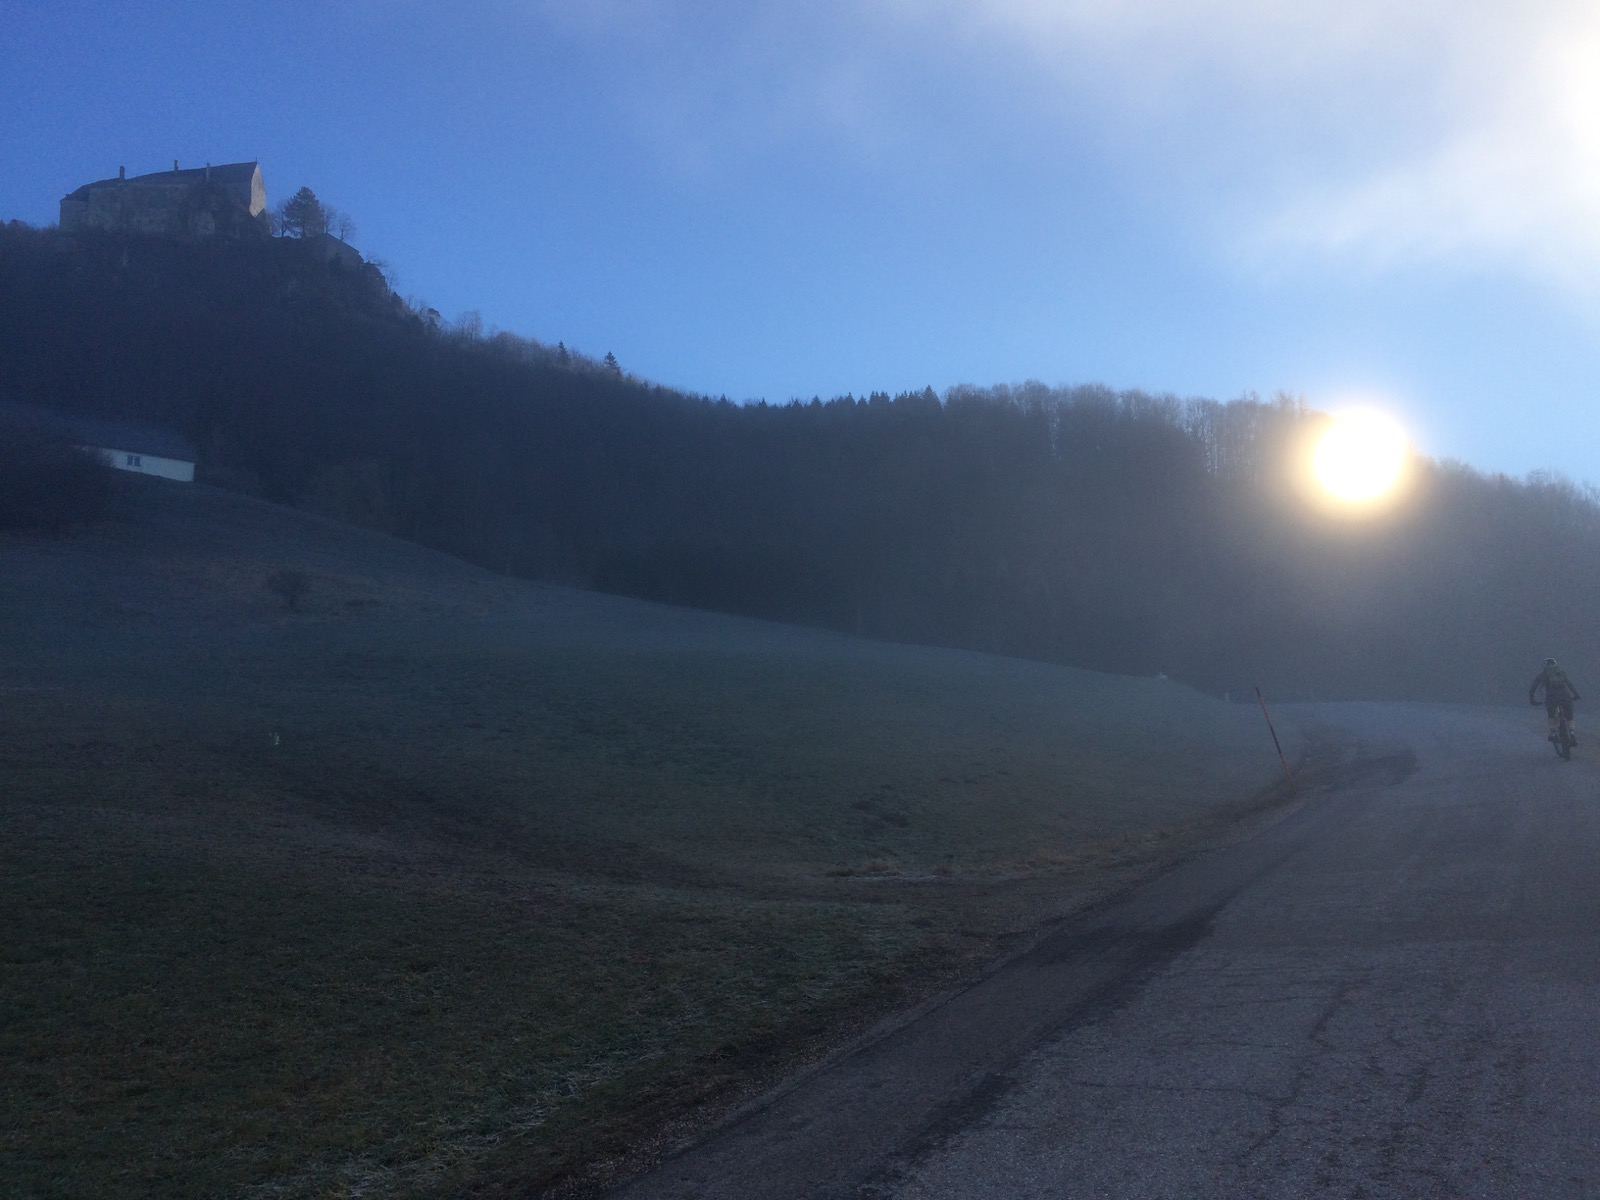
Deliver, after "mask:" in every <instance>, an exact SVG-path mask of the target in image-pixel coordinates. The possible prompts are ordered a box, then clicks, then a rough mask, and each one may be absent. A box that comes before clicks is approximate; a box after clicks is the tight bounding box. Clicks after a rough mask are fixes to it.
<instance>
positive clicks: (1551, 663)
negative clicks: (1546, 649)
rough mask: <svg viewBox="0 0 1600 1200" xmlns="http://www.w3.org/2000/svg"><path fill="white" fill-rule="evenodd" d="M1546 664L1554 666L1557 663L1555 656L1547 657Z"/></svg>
mask: <svg viewBox="0 0 1600 1200" xmlns="http://www.w3.org/2000/svg"><path fill="white" fill-rule="evenodd" d="M1544 665H1545V666H1547V667H1553V666H1555V665H1556V660H1555V659H1553V658H1547V659H1545V660H1544Z"/></svg>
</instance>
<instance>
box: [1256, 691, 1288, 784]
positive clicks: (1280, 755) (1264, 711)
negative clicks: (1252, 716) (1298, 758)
mask: <svg viewBox="0 0 1600 1200" xmlns="http://www.w3.org/2000/svg"><path fill="white" fill-rule="evenodd" d="M1256 700H1258V701H1259V702H1260V704H1261V715H1262V716H1263V717H1265V718H1266V719H1267V732H1268V733H1270V734H1271V735H1272V745H1273V748H1274V749H1275V750H1277V752H1278V761H1279V762H1281V763H1282V764H1283V775H1284V778H1285V779H1287V780H1288V781H1289V787H1290V788H1291V789H1293V787H1294V772H1293V771H1291V770H1289V760H1288V759H1287V758H1285V757H1284V756H1283V745H1282V744H1281V743H1280V742H1279V741H1278V731H1277V730H1276V729H1274V728H1273V727H1272V714H1271V713H1269V712H1268V711H1267V698H1266V697H1265V696H1263V695H1262V694H1261V689H1260V688H1259V687H1258V688H1256Z"/></svg>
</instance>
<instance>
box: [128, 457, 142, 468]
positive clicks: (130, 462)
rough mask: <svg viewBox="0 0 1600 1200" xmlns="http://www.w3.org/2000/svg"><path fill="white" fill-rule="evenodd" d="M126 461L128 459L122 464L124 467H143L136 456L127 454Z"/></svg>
mask: <svg viewBox="0 0 1600 1200" xmlns="http://www.w3.org/2000/svg"><path fill="white" fill-rule="evenodd" d="M127 459H128V461H127V462H126V463H125V464H124V465H125V466H129V467H142V466H144V462H143V460H141V459H140V457H139V456H138V455H137V454H129V455H128V456H127Z"/></svg>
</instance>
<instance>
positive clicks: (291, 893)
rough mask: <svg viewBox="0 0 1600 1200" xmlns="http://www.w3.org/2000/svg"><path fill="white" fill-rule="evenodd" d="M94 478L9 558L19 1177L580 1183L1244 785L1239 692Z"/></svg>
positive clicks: (9, 1013)
mask: <svg viewBox="0 0 1600 1200" xmlns="http://www.w3.org/2000/svg"><path fill="white" fill-rule="evenodd" d="M121 486H122V495H121V496H120V497H119V507H118V511H119V513H120V516H119V517H118V518H117V519H116V520H114V521H112V522H109V523H107V524H105V525H103V526H101V527H99V528H95V529H91V530H87V531H84V532H83V533H81V534H80V535H79V536H77V537H74V538H70V539H64V540H47V539H39V538H29V537H22V536H16V535H8V536H5V537H0V631H3V640H0V646H3V647H4V649H3V652H0V653H3V657H0V720H3V721H4V723H5V727H6V729H7V731H8V733H7V741H6V745H5V746H4V748H3V750H0V755H3V760H0V762H3V765H0V770H3V772H4V779H5V786H4V789H3V799H0V856H3V858H4V863H3V868H4V869H3V871H0V880H3V881H4V882H3V884H0V888H3V891H4V895H3V897H0V914H3V916H0V923H3V924H4V926H5V928H4V929H3V930H0V945H3V946H5V947H6V948H7V949H6V953H7V955H8V969H7V970H6V971H5V972H4V975H3V977H0V1040H3V1043H4V1044H3V1047H0V1053H4V1055H5V1056H6V1058H7V1060H8V1061H10V1062H15V1063H21V1064H23V1070H22V1072H21V1075H20V1077H19V1078H20V1084H19V1086H18V1087H16V1088H13V1089H11V1090H9V1091H8V1092H7V1093H6V1099H5V1101H4V1103H5V1109H4V1111H3V1114H0V1149H3V1153H0V1163H3V1164H4V1165H3V1166H0V1190H3V1191H6V1192H7V1193H8V1194H29V1193H35V1192H48V1193H49V1194H52V1195H61V1196H78V1195H81V1196H90V1195H94V1196H112V1195H140V1194H147V1193H148V1192H149V1191H151V1190H158V1191H161V1192H162V1193H163V1194H168V1195H178V1196H181V1195H194V1196H202V1195H204V1196H215V1195H226V1194H235V1193H238V1192H242V1191H243V1190H246V1189H251V1188H258V1189H265V1191H266V1192H267V1193H270V1194H274V1195H312V1194H323V1193H325V1192H327V1191H329V1190H338V1189H340V1188H347V1189H350V1190H355V1189H357V1188H359V1189H360V1190H362V1192H363V1194H365V1195H369V1196H370V1195H395V1196H399V1195H413V1194H424V1193H430V1192H433V1191H436V1190H438V1189H441V1188H446V1187H454V1188H459V1189H462V1190H465V1191H468V1192H476V1193H481V1194H490V1193H493V1192H495V1191H496V1190H497V1189H499V1188H501V1187H512V1186H523V1185H526V1184H527V1183H528V1182H529V1181H530V1180H531V1181H535V1182H537V1181H540V1180H544V1181H549V1180H553V1179H555V1178H557V1177H560V1176H564V1175H571V1174H572V1173H573V1172H579V1173H580V1174H581V1173H582V1172H585V1171H590V1172H592V1171H602V1172H603V1170H604V1164H605V1163H606V1162H608V1161H612V1160H613V1159H614V1158H615V1157H616V1156H618V1155H625V1154H629V1153H632V1154H637V1153H640V1152H642V1149H641V1148H643V1147H647V1146H648V1145H649V1144H651V1139H652V1138H653V1137H655V1136H657V1135H658V1134H659V1133H660V1131H661V1130H663V1129H667V1128H673V1127H676V1126H674V1125H673V1122H674V1121H675V1120H677V1119H679V1117H680V1116H681V1114H683V1113H686V1112H696V1111H711V1110H714V1109H715V1107H716V1106H717V1105H719V1104H725V1103H727V1102H729V1101H730V1100H731V1099H733V1098H735V1097H737V1096H739V1095H742V1094H745V1092H746V1091H747V1090H748V1089H749V1088H751V1087H755V1086H759V1084H760V1083H761V1081H763V1080H767V1079H771V1078H773V1077H774V1074H775V1073H778V1072H781V1071H782V1070H784V1069H786V1066H787V1065H790V1064H792V1063H794V1062H795V1061H796V1060H797V1056H798V1057H800V1058H803V1057H805V1056H806V1055H809V1054H815V1053H818V1052H820V1051H821V1050H822V1049H824V1048H825V1047H826V1046H828V1045H829V1044H830V1043H831V1041H832V1039H834V1038H837V1037H838V1036H841V1035H842V1034H844V1033H848V1031H849V1030H851V1029H853V1028H858V1027H859V1022H860V1021H861V1020H863V1019H865V1018H866V1015H868V1014H871V1013H873V1012H879V1011H882V1010H883V1006H884V1005H885V1004H892V1003H894V1002H895V997H897V996H898V997H901V998H904V997H906V996H909V995H915V994H918V991H919V989H923V988H926V987H928V986H931V985H932V981H936V980H938V979H941V978H944V979H947V978H950V977H951V972H959V971H960V970H962V969H965V968H964V966H963V964H974V963H976V962H979V961H981V960H982V959H984V958H985V957H986V956H989V955H992V954H994V953H996V952H997V951H998V950H999V949H1001V948H1002V947H1003V946H1004V945H1005V944H1007V938H1009V937H1015V936H1020V935H1021V934H1022V933H1023V932H1024V931H1026V930H1027V929H1029V928H1031V927H1032V925H1033V923H1034V922H1036V921H1038V920H1039V919H1040V918H1041V917H1042V916H1044V915H1046V914H1048V913H1050V912H1059V911H1061V910H1062V909H1063V908H1068V907H1071V906H1072V905H1074V904H1078V903H1082V902H1084V900H1085V899H1086V898H1087V897H1090V896H1092V895H1095V894H1098V893H1099V892H1100V891H1103V889H1104V888H1105V887H1107V886H1111V885H1112V884H1113V883H1115V882H1116V881H1117V880H1122V879H1126V878H1128V877H1129V874H1130V872H1135V873H1136V872H1138V871H1142V870H1147V869H1149V866H1150V865H1151V864H1152V863H1155V862H1157V861H1160V860H1161V859H1163V858H1164V857H1170V855H1171V854H1172V853H1173V852H1174V850H1175V848H1178V847H1182V846H1185V845H1189V844H1191V843H1192V841H1193V839H1194V838H1196V837H1199V836H1204V835H1206V834H1208V833H1209V832H1211V831H1214V830H1216V829H1217V828H1219V827H1220V826H1221V824H1225V823H1226V821H1227V820H1229V819H1230V818H1231V817H1232V816H1233V815H1236V814H1237V813H1239V812H1242V811H1246V810H1248V809H1250V808H1251V807H1252V806H1255V805H1259V804H1261V803H1263V802H1264V801H1265V800H1266V799H1267V798H1269V795H1270V794H1269V793H1268V792H1266V791H1264V790H1263V789H1265V788H1267V787H1268V786H1269V785H1270V784H1271V782H1272V780H1273V779H1274V778H1275V776H1276V773H1277V771H1278V764H1277V761H1276V758H1275V757H1274V756H1273V754H1272V751H1271V745H1270V742H1269V741H1268V740H1267V737H1266V733H1265V730H1264V728H1263V727H1262V725H1261V721H1260V714H1259V712H1258V711H1256V710H1254V709H1251V708H1247V707H1244V706H1239V705H1233V706H1230V705H1225V704H1222V703H1220V702H1218V701H1215V700H1212V699H1209V698H1206V697H1204V696H1201V695H1199V694H1198V693H1195V692H1192V691H1190V690H1188V689H1186V688H1183V687H1181V686H1180V685H1177V684H1174V683H1171V682H1168V681H1164V680H1155V679H1128V678H1119V677H1113V676H1104V675H1095V674H1092V673H1088V672H1082V671H1074V670H1069V669H1065V668H1057V667H1050V666H1045V665H1041V664H1037V663H1029V662H1024V661H1019V660H1012V659H1003V658H994V657H990V656H985V655H980V654H972V653H964V652H959V651H948V650H934V649H928V648H922V647H913V646H901V645H891V644H886V643H877V642H871V641H867V640H862V639H856V638H851V637H845V636H841V635H835V634H828V633H823V632H818V631H813V630H804V629H797V628H793V627H788V626H782V625H773V624H767V623H762V622H757V621H751V620H743V619H738V618H732V617H724V616H718V615H714V614H707V613H703V612H695V611H689V610H681V609H674V608H668V607H664V606H659V605H651V604H645V603H641V602H636V601H629V600H623V599H618V598H613V597H606V596H600V595H596V594H593V593H587V592H580V591H573V590H569V589H563V588H557V587H549V586H541V585H535V584H530V583H526V582H521V581H514V580H507V579H504V578H501V577H498V576H495V575H492V574H490V573H488V572H484V571H481V570H478V569H476V568H472V567H468V566H465V565H463V564H461V563H459V562H457V561H455V560H453V559H449V558H447V557H445V556H443V555H439V554H435V553H433V552H430V551H427V550H424V549H421V548H419V547H417V546H414V545H410V544H407V543H404V542H401V541H398V540H396V539H393V538H389V537H385V536H382V535H378V534H374V533H370V532H367V531H363V530H359V529H355V528H352V527H349V526H346V525H341V524H338V523H335V522H331V521H327V520H323V519H321V518H317V517H314V516H309V515H307V514H304V513H301V512H296V511H293V510H289V509H284V508H280V507H277V506H274V505H270V504H267V503H265V502H263V501H259V500H253V499H250V498H248V497H243V496H238V495H234V494H231V493H227V492H220V491H216V490H213V489H209V488H205V487H198V486H193V487H185V486H183V485H170V484H165V483H163V482H161V481H154V480H144V479H137V478H128V479H126V480H124V481H122V484H121ZM286 571H289V572H301V573H303V576H304V578H305V580H306V581H307V582H306V586H305V589H304V593H303V595H302V596H300V597H299V598H298V604H297V607H296V608H295V609H290V608H289V607H288V605H287V604H286V602H285V600H284V594H283V591H282V589H281V588H280V589H279V590H278V591H274V590H273V589H272V588H271V587H269V586H268V583H269V580H271V579H272V578H273V577H274V576H275V575H278V574H279V573H281V572H286ZM1293 748H1297V746H1296V747H1293ZM918 981H921V982H918ZM906 989H910V990H906ZM708 1106H709V1107H708ZM47 1180H48V1181H50V1182H48V1183H46V1182H45V1181H47Z"/></svg>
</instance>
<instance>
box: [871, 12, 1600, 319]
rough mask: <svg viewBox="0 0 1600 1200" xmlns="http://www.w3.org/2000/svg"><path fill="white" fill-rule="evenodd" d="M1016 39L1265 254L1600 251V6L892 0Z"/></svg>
mask: <svg viewBox="0 0 1600 1200" xmlns="http://www.w3.org/2000/svg"><path fill="white" fill-rule="evenodd" d="M881 2H882V3H883V5H884V6H885V9H886V10H888V11H892V12H894V13H896V14H897V15H898V17H899V18H900V19H902V20H906V21H913V22H918V23H924V24H925V23H927V22H929V21H938V22H942V23H945V24H947V25H948V26H949V27H950V28H952V29H956V30H960V31H961V33H962V36H968V37H972V36H978V37H983V36H987V37H994V38H999V39H1004V40H1008V41H1009V42H1010V43H1011V44H1012V45H1013V47H1014V48H1015V50H1016V52H1017V53H1018V54H1019V55H1021V56H1023V57H1024V58H1025V59H1026V60H1028V61H1030V62H1031V63H1032V64H1033V67H1034V69H1036V70H1043V71H1046V72H1053V73H1055V74H1056V75H1057V76H1058V78H1059V81H1060V82H1059V90H1060V92H1061V93H1062V94H1063V95H1064V96H1065V97H1068V98H1069V99H1070V100H1071V102H1072V104H1073V105H1074V107H1073V110H1072V111H1073V112H1074V114H1075V115H1076V116H1078V117H1079V118H1080V119H1081V114H1082V113H1083V111H1084V109H1085V96H1087V97H1088V98H1089V103H1090V104H1091V105H1092V106H1093V110H1094V111H1096V112H1098V113H1099V114H1100V116H1101V118H1102V119H1103V120H1104V121H1105V122H1106V136H1107V137H1109V138H1113V139H1118V138H1120V139H1121V140H1122V143H1123V145H1124V147H1125V156H1124V157H1125V162H1126V164H1127V166H1128V167H1129V169H1131V170H1133V171H1135V172H1138V171H1149V170H1151V169H1152V168H1153V167H1156V166H1157V165H1159V167H1160V168H1162V169H1164V170H1166V171H1169V172H1175V173H1176V174H1178V175H1179V176H1180V177H1181V180H1182V186H1183V189H1184V190H1185V191H1186V192H1187V193H1188V195H1189V201H1190V202H1191V203H1194V204H1196V205H1198V206H1200V207H1212V208H1213V209H1214V215H1215V216H1216V217H1217V218H1218V221H1219V224H1220V226H1221V228H1223V229H1229V230H1231V237H1230V238H1228V239H1227V241H1228V244H1229V245H1231V246H1232V247H1233V248H1235V249H1243V250H1245V251H1247V252H1248V255H1249V257H1250V258H1251V260H1252V261H1254V262H1255V263H1256V264H1257V265H1258V266H1267V267H1270V266H1271V265H1273V263H1274V262H1275V261H1276V262H1278V263H1279V264H1280V265H1282V264H1284V263H1292V262H1294V261H1303V260H1306V259H1317V260H1322V261H1332V262H1338V263H1347V264H1351V265H1354V266H1357V267H1360V268H1363V269H1366V270H1377V271H1381V270H1385V269H1388V268H1390V267H1394V266H1400V265H1406V264H1414V263H1427V264H1431V265H1446V266H1449V267H1452V268H1457V269H1463V270H1469V271H1472V270H1500V269H1510V270H1513V271H1518V272H1521V273H1524V274H1528V275H1532V276H1536V277H1539V278H1541V279H1543V280H1545V281H1546V282H1556V283H1558V284H1560V285H1562V286H1564V287H1568V288H1572V289H1577V290H1583V291H1587V290H1588V289H1589V288H1590V287H1591V285H1590V284H1589V283H1588V280H1589V279H1590V278H1592V277H1593V276H1594V275H1595V271H1596V268H1597V267H1600V9H1596V8H1595V6H1594V5H1592V4H1591V3H1587V2H1585V3H1573V2H1571V0H1528V2H1525V3H1520V4H1516V5H1513V4H1509V3H1505V2H1504V0H1453V2H1441V0H1412V2H1410V3H1406V4H1395V3H1393V2H1392V0H1294V2H1284V0H1189V2H1187V3H1185V2H1182V0H1057V2H1046V0H979V2H978V3H963V4H956V3H953V2H950V3H945V2H942V0H941V2H937V3H913V2H912V0H881Z"/></svg>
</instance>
